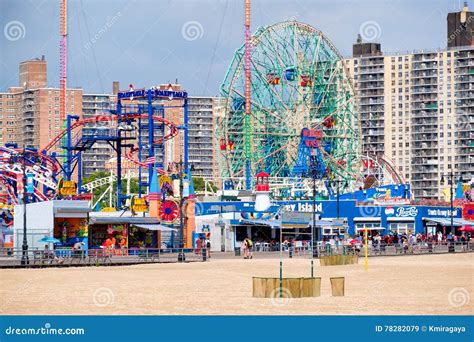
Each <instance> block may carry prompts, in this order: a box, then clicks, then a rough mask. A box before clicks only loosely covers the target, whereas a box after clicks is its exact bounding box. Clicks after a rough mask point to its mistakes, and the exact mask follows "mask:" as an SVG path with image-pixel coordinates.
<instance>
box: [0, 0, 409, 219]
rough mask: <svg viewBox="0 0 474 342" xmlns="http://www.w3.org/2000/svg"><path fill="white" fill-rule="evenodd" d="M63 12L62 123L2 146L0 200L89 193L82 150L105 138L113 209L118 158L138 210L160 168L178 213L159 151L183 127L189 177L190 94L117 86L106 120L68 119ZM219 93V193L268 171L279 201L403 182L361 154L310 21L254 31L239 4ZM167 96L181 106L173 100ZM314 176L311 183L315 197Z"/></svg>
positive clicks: (340, 81)
mask: <svg viewBox="0 0 474 342" xmlns="http://www.w3.org/2000/svg"><path fill="white" fill-rule="evenodd" d="M66 9H67V0H62V6H61V54H60V58H61V63H60V65H61V70H60V71H61V72H60V88H61V89H60V92H61V96H60V98H61V100H60V103H61V106H60V108H61V110H60V114H61V118H62V119H64V122H65V127H64V129H63V130H62V131H61V132H60V133H59V134H58V135H57V136H56V137H55V138H54V139H52V140H51V141H50V143H49V144H47V145H46V146H44V147H42V148H40V149H34V148H24V149H20V148H19V147H18V146H16V145H13V144H12V145H7V146H5V147H0V153H1V154H0V182H1V188H2V189H3V197H2V199H3V202H5V203H8V204H19V203H20V202H21V200H20V199H21V198H22V194H23V192H24V191H26V192H27V194H28V196H27V198H28V201H30V202H32V201H46V200H50V199H53V198H68V199H76V198H82V199H84V198H86V199H90V194H89V195H88V194H87V191H89V192H90V191H91V190H92V189H93V186H92V185H91V184H88V185H83V184H82V174H81V167H80V165H81V156H82V154H83V153H84V152H85V151H87V150H89V149H91V148H92V146H93V145H94V144H95V143H96V142H99V141H102V142H107V143H108V144H109V145H110V146H111V147H112V148H113V150H114V151H115V154H116V160H117V163H116V170H115V173H114V174H112V175H111V177H107V179H106V180H105V182H108V181H109V180H112V179H113V180H115V179H116V184H117V188H116V192H117V202H116V208H117V209H122V208H124V207H125V206H126V200H127V199H128V198H127V197H128V196H127V195H124V194H123V191H122V161H123V160H128V161H131V162H132V163H134V164H135V165H136V167H137V169H138V172H137V175H138V178H139V191H138V196H137V197H135V198H134V199H133V203H134V204H136V207H137V208H138V207H140V208H142V209H143V205H144V198H145V197H144V196H142V195H143V194H142V192H143V189H144V188H145V187H149V186H150V182H151V179H152V177H153V175H154V172H155V171H156V172H157V173H158V174H159V175H160V177H159V186H160V191H161V196H162V208H161V209H160V213H161V214H160V216H161V218H162V219H163V220H165V221H173V220H176V219H177V217H178V216H179V202H178V201H177V200H176V198H179V197H180V196H181V198H180V201H181V200H182V197H183V196H182V195H181V194H179V195H178V194H176V190H174V189H176V186H175V185H174V184H173V182H174V180H176V178H177V177H179V176H177V172H174V174H173V172H168V170H166V167H165V160H164V159H165V158H164V155H165V149H164V146H165V142H166V141H168V140H170V139H173V138H175V137H176V136H177V135H178V134H179V133H180V132H181V133H182V134H183V136H184V138H183V141H184V144H183V152H182V153H183V157H184V160H183V162H182V165H181V167H180V174H182V175H184V178H186V179H187V181H188V182H191V175H190V170H189V167H188V166H189V165H188V163H189V162H188V99H187V93H186V92H184V91H174V90H173V89H172V88H169V89H167V90H164V89H156V88H150V89H134V88H133V86H132V85H130V89H129V90H127V91H122V92H119V93H118V96H117V104H116V106H113V108H111V109H110V111H109V112H108V113H106V114H104V115H101V116H97V117H92V118H86V119H81V118H80V117H79V116H75V115H66V106H65V91H66V79H67V75H66V70H67V63H66V61H67V58H66V56H67V48H66V47H67V10H66ZM221 94H222V96H223V97H224V98H225V99H226V110H225V114H224V116H223V117H222V118H218V122H217V129H216V135H217V139H218V145H219V149H220V151H219V152H220V153H218V154H219V168H220V170H221V177H222V179H221V181H222V184H223V188H224V189H226V190H229V189H239V188H243V187H244V186H245V189H247V190H249V189H251V188H252V186H253V185H254V181H253V177H252V175H256V174H258V173H259V172H264V173H266V174H268V175H270V178H269V191H271V192H272V195H273V196H274V197H283V198H288V197H293V198H302V197H310V194H311V196H317V195H324V196H326V197H333V196H334V193H333V191H332V187H331V186H330V183H331V181H333V180H335V179H337V180H338V181H342V182H341V184H343V187H342V191H345V192H350V191H357V190H364V189H367V188H371V187H376V186H382V185H386V184H404V183H405V180H404V179H403V177H402V176H400V175H399V173H398V172H397V168H396V167H395V166H394V165H393V163H391V162H390V160H388V159H387V158H385V157H383V156H376V155H363V154H362V153H361V152H360V151H361V150H360V146H361V144H360V139H361V135H360V128H359V120H358V116H357V108H356V106H355V101H354V99H355V96H354V89H353V85H352V83H351V80H350V78H349V76H348V75H347V71H346V67H345V65H344V61H343V59H342V57H341V55H340V54H339V52H338V51H337V50H336V48H335V47H334V46H333V44H332V43H331V42H330V41H329V39H328V38H327V37H326V36H325V35H324V34H323V33H322V32H321V31H319V30H317V29H315V28H313V27H312V26H310V25H307V24H303V23H300V22H296V21H286V22H282V23H277V24H274V25H270V26H267V27H261V28H259V29H257V31H256V32H255V34H254V35H251V33H250V0H245V44H244V45H243V46H242V47H241V48H240V49H238V50H237V51H236V53H235V55H234V57H233V60H232V63H231V65H230V67H229V70H228V71H227V73H226V76H225V79H224V82H223V83H222V85H221ZM167 99H168V100H177V101H173V105H169V106H168V105H166V103H167V101H166V100H167ZM137 100H139V101H137ZM170 103H171V101H169V104H170ZM176 103H178V104H177V105H174V104H176ZM169 108H181V109H182V113H183V124H182V125H177V124H175V123H173V122H171V121H169V120H167V119H166V118H165V111H166V110H168V109H169ZM91 125H92V127H91ZM58 151H63V152H58ZM23 170H25V173H26V180H25V179H24V177H23ZM142 171H146V174H145V173H144V172H142ZM142 174H143V175H142ZM310 177H311V178H312V179H313V181H314V180H315V179H317V181H318V184H319V185H318V187H317V193H314V190H312V187H311V186H310V184H311V182H310V180H309V178H310ZM182 178H183V177H182ZM182 178H181V179H182ZM25 181H26V184H25ZM183 195H186V194H183ZM187 195H188V196H189V194H187ZM167 196H173V197H174V199H173V200H168V199H167V198H166V197H167ZM185 197H186V196H185ZM338 197H339V195H338Z"/></svg>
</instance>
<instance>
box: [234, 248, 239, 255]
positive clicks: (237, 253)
mask: <svg viewBox="0 0 474 342" xmlns="http://www.w3.org/2000/svg"><path fill="white" fill-rule="evenodd" d="M234 255H235V256H240V247H235V248H234Z"/></svg>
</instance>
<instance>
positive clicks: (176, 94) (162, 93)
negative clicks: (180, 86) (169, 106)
mask: <svg viewBox="0 0 474 342" xmlns="http://www.w3.org/2000/svg"><path fill="white" fill-rule="evenodd" d="M154 96H155V97H167V98H170V99H173V98H175V99H187V98H188V93H187V92H185V91H173V90H160V89H156V90H155V94H154Z"/></svg>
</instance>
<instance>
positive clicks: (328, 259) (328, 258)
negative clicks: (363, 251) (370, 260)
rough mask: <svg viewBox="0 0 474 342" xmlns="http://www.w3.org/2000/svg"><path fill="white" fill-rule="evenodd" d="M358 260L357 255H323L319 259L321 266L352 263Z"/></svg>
mask: <svg viewBox="0 0 474 342" xmlns="http://www.w3.org/2000/svg"><path fill="white" fill-rule="evenodd" d="M358 262H359V257H358V255H340V254H339V255H325V256H321V257H320V259H319V263H320V265H321V266H334V265H352V264H357V263H358Z"/></svg>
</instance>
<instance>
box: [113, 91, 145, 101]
mask: <svg viewBox="0 0 474 342" xmlns="http://www.w3.org/2000/svg"><path fill="white" fill-rule="evenodd" d="M145 96H146V94H145V89H138V90H131V91H123V92H120V93H118V94H117V98H118V99H119V100H120V99H127V98H128V99H131V100H133V99H134V98H137V97H145Z"/></svg>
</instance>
